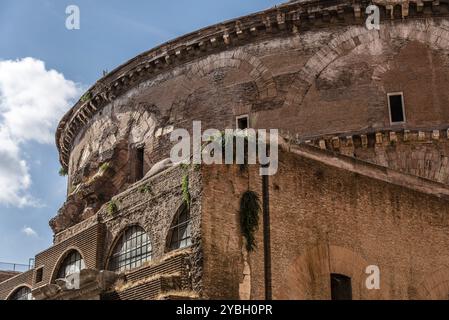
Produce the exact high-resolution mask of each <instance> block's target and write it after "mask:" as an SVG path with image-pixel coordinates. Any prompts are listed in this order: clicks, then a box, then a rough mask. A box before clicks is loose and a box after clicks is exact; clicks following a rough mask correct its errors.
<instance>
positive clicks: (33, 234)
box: [22, 227, 37, 237]
mask: <svg viewBox="0 0 449 320" xmlns="http://www.w3.org/2000/svg"><path fill="white" fill-rule="evenodd" d="M22 232H23V233H25V235H26V236H27V237H37V232H36V231H34V230H33V229H32V228H30V227H23V229H22Z"/></svg>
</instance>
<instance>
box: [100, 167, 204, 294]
mask: <svg viewBox="0 0 449 320" xmlns="http://www.w3.org/2000/svg"><path fill="white" fill-rule="evenodd" d="M185 175H188V177H189V193H190V197H191V204H190V217H191V237H192V252H191V254H190V255H189V259H191V261H190V264H191V275H190V279H191V284H190V286H191V287H193V288H194V289H195V290H196V291H201V272H202V271H201V270H202V253H201V203H202V201H201V194H202V184H201V183H202V182H201V172H200V171H198V170H196V169H187V168H183V167H181V166H177V167H173V168H170V169H168V170H166V171H164V172H162V173H161V174H158V175H156V176H154V177H152V178H149V179H144V180H142V181H140V182H138V183H137V184H135V185H134V186H133V187H132V188H130V189H129V190H127V191H126V192H124V193H122V194H120V195H118V196H117V197H116V198H115V201H117V203H118V211H117V212H116V213H115V214H113V215H112V216H111V215H110V214H109V213H108V212H107V210H106V208H103V210H101V211H100V212H99V215H100V216H102V219H103V220H104V226H105V238H104V242H103V246H102V247H101V249H100V251H101V253H102V255H103V256H104V260H103V261H104V262H103V264H102V265H101V266H100V268H103V269H107V268H108V259H107V257H108V256H109V255H110V253H111V252H112V250H113V247H114V245H115V243H116V241H117V239H118V238H119V237H120V235H121V233H122V232H123V231H124V230H125V229H126V228H127V227H129V226H132V225H139V226H141V227H142V228H143V229H144V230H145V231H146V232H147V234H148V236H149V238H150V240H151V246H152V259H153V260H156V261H157V260H159V259H163V258H164V257H165V256H166V255H167V254H168V255H170V254H172V253H169V250H168V247H167V246H168V242H169V239H168V234H169V229H170V227H171V226H172V222H173V220H174V218H175V215H176V214H177V213H178V212H179V209H180V207H181V206H182V205H183V203H184V201H185V200H184V199H183V193H182V187H181V183H182V179H183V176H185ZM133 281H135V279H134V280H133Z"/></svg>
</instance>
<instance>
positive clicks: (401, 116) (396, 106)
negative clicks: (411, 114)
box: [388, 93, 405, 123]
mask: <svg viewBox="0 0 449 320" xmlns="http://www.w3.org/2000/svg"><path fill="white" fill-rule="evenodd" d="M388 106H389V109H390V121H391V123H404V122H405V112H404V96H403V94H402V93H389V94H388Z"/></svg>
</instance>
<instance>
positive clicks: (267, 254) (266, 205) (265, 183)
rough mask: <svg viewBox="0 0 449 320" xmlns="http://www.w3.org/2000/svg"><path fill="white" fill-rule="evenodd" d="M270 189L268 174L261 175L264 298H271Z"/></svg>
mask: <svg viewBox="0 0 449 320" xmlns="http://www.w3.org/2000/svg"><path fill="white" fill-rule="evenodd" d="M269 195H270V190H269V179H268V175H264V176H262V210H263V249H264V273H265V300H273V293H272V284H271V238H270V197H269Z"/></svg>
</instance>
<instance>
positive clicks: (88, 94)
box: [80, 92, 91, 103]
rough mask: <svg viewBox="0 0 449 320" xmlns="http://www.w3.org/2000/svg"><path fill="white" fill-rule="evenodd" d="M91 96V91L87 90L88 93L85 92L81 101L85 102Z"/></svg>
mask: <svg viewBox="0 0 449 320" xmlns="http://www.w3.org/2000/svg"><path fill="white" fill-rule="evenodd" d="M90 98H91V96H90V92H87V93H85V94H84V95H83V96H82V97H81V98H80V101H81V102H82V103H85V102H87V101H89V100H90Z"/></svg>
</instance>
